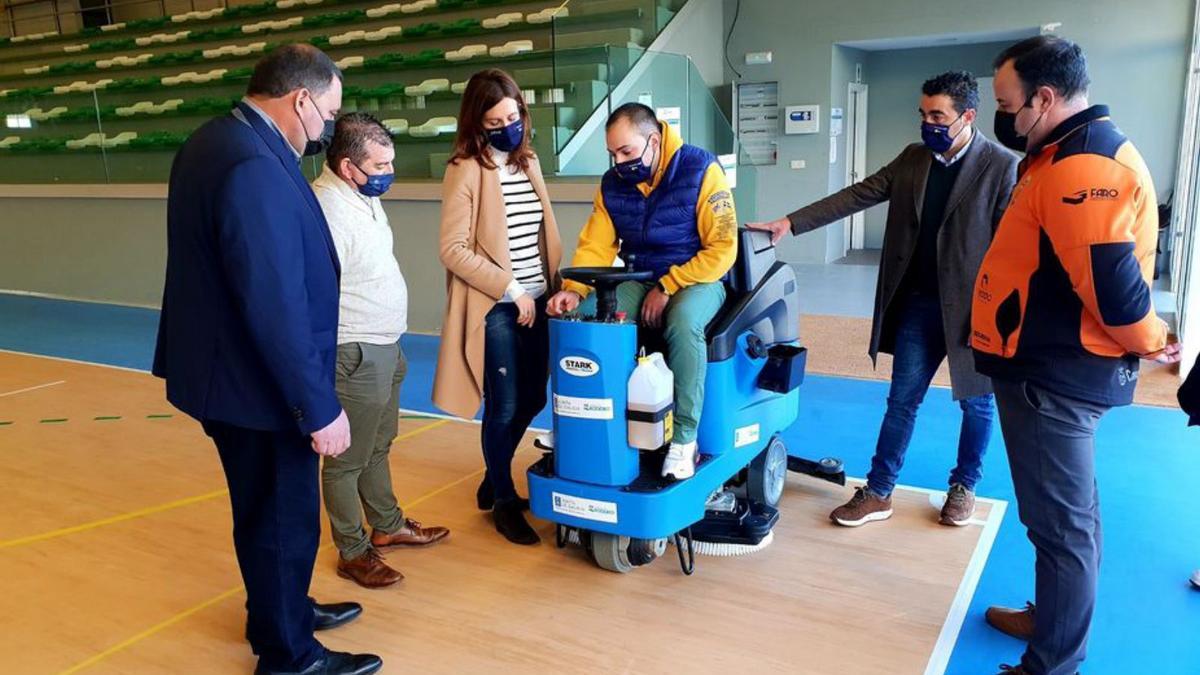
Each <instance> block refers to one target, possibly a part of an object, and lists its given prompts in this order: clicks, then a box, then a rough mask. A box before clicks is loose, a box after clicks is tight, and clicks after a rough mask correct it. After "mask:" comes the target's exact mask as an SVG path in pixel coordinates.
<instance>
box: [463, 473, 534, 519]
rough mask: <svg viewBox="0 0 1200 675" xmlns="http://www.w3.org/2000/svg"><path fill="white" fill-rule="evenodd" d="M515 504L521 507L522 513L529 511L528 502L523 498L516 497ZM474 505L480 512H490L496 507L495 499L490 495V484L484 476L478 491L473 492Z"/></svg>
mask: <svg viewBox="0 0 1200 675" xmlns="http://www.w3.org/2000/svg"><path fill="white" fill-rule="evenodd" d="M516 503H517V505H518V506H520V507H521V510H522V511H528V510H529V500H528V499H526V498H524V497H517V499H516ZM475 505H476V506H478V507H479V510H480V511H491V510H492V509H493V508H495V506H496V497H495V495H494V494H493V493H492V482H491V481H489V480H488V479H487V476H486V475H485V476H484V477H483V482H481V483H480V484H479V489H478V490H476V491H475Z"/></svg>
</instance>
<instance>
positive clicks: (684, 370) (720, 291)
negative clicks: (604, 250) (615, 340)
mask: <svg viewBox="0 0 1200 675" xmlns="http://www.w3.org/2000/svg"><path fill="white" fill-rule="evenodd" d="M652 288H654V285H653V284H644V283H641V282H637V281H627V282H625V283H623V284H621V285H620V286H617V311H618V312H625V314H626V315H628V316H629V317H631V318H632V317H639V321H640V316H641V310H642V300H644V299H645V298H646V294H647V293H648V292H650V289H652ZM595 298H596V295H595V294H594V293H593V294H592V295H590V296H588V299H587V302H586V303H585V304H584V307H583V308H581V311H582V312H583V313H585V314H586V313H592V312H595V302H596V300H595ZM724 302H725V284H723V283H721V282H719V281H717V282H713V283H709V284H696V285H695V286H688V287H687V288H684V289H682V290H680V291H679V292H678V293H676V294H675V295H673V296H671V299H670V301H669V302H668V303H667V308H666V311H665V319H664V321H663V326H664V328H663V337H664V338H665V339H666V341H667V354H666V356H667V366H668V367H669V368H670V369H671V373H672V374H674V376H675V437H674V439H673V442H675V443H691V442H692V441H694V440H696V430H697V428H699V426H700V412H701V411H702V410H703V409H704V376H705V374H706V373H707V369H708V343H707V340H705V337H704V330H705V328H707V327H708V324H709V322H710V321H712V320H713V317H715V316H716V315H717V312H718V311H719V310H720V309H721V305H722V304H724Z"/></svg>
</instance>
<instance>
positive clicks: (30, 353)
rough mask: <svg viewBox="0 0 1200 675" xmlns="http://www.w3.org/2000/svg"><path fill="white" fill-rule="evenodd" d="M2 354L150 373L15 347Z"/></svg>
mask: <svg viewBox="0 0 1200 675" xmlns="http://www.w3.org/2000/svg"><path fill="white" fill-rule="evenodd" d="M0 354H16V355H17V356H32V357H34V358H38V359H49V360H51V361H62V362H63V363H77V364H79V365H81V366H98V367H100V368H111V369H113V370H124V371H125V372H127V373H143V374H146V375H149V374H150V371H148V370H142V369H141V368H126V367H125V366H114V365H112V364H111V363H97V362H95V361H80V360H79V359H68V358H67V357H65V356H48V355H46V354H34V353H33V352H20V351H17V350H15V349H0Z"/></svg>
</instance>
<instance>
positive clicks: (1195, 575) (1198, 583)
mask: <svg viewBox="0 0 1200 675" xmlns="http://www.w3.org/2000/svg"><path fill="white" fill-rule="evenodd" d="M1192 585H1193V586H1195V587H1196V590H1200V570H1196V571H1195V572H1192Z"/></svg>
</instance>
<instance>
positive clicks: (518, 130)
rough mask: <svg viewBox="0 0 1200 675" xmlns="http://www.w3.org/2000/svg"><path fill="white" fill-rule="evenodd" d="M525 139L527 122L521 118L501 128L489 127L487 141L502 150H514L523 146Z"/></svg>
mask: <svg viewBox="0 0 1200 675" xmlns="http://www.w3.org/2000/svg"><path fill="white" fill-rule="evenodd" d="M524 139H525V123H524V122H523V121H521V120H520V119H519V118H518V119H517V121H516V122H513V123H512V124H509V125H508V126H504V127H500V128H499V129H489V130H488V132H487V142H488V143H489V144H490V145H491V146H492V147H493V148H495V149H497V150H499V151H500V152H512V151H513V150H516V149H517V148H518V147H520V146H521V141H522V140H524Z"/></svg>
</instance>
